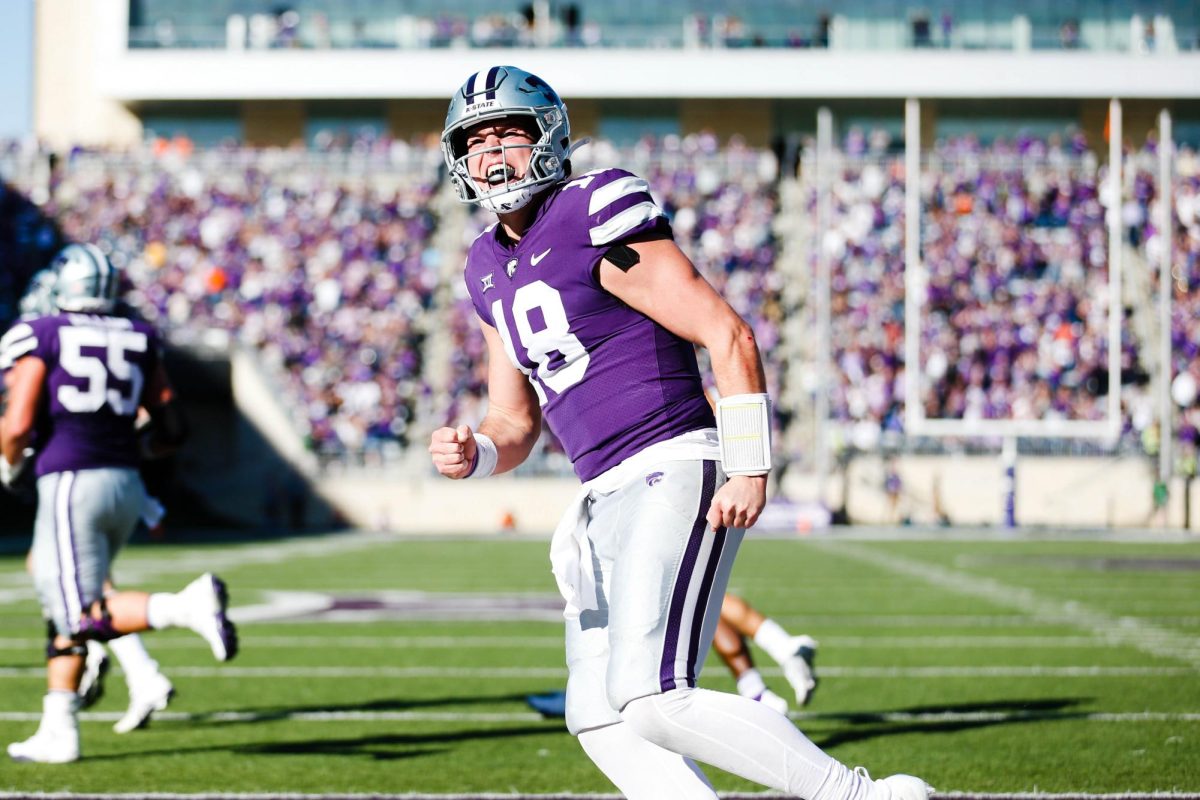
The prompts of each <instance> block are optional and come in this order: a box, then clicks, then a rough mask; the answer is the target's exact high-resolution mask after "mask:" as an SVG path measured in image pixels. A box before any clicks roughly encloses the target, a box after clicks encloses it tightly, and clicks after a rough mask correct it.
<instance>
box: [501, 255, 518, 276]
mask: <svg viewBox="0 0 1200 800" xmlns="http://www.w3.org/2000/svg"><path fill="white" fill-rule="evenodd" d="M517 263H518V262H517V259H515V258H510V259H509V260H508V263H507V264H505V265H504V274H506V275H508V277H510V278H511V277H512V276H513V273H514V272H516V271H517Z"/></svg>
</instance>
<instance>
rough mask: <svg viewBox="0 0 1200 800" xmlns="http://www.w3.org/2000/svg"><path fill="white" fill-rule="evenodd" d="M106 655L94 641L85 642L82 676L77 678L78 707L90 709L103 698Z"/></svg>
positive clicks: (106, 672) (102, 648)
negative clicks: (85, 649) (85, 652)
mask: <svg viewBox="0 0 1200 800" xmlns="http://www.w3.org/2000/svg"><path fill="white" fill-rule="evenodd" d="M109 666H110V665H109V661H108V653H107V652H106V651H105V649H104V645H102V644H101V643H100V642H97V641H95V640H92V639H89V640H88V642H87V656H86V657H85V658H84V661H83V675H81V676H80V677H79V688H78V689H77V690H76V691H75V694H77V695H79V707H80V708H81V709H82V708H90V707H91V706H94V705H95V704H96V702H97V701H98V700H99V699H100V698H101V697H103V696H104V676H105V675H107V674H108V668H109Z"/></svg>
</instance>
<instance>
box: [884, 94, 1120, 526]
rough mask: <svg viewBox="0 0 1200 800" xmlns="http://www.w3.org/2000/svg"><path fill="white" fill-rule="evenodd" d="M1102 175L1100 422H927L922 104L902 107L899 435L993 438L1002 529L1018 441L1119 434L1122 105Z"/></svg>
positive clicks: (1113, 116) (1010, 513) (1009, 521)
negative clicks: (1104, 301) (1104, 298)
mask: <svg viewBox="0 0 1200 800" xmlns="http://www.w3.org/2000/svg"><path fill="white" fill-rule="evenodd" d="M1108 113H1109V126H1108V131H1109V151H1108V176H1107V181H1106V183H1105V185H1104V187H1103V188H1102V189H1101V192H1102V196H1103V197H1104V199H1105V204H1104V205H1105V207H1106V217H1105V220H1106V223H1107V232H1108V285H1107V289H1108V318H1107V323H1108V325H1107V329H1106V337H1105V338H1106V339H1107V346H1108V353H1107V356H1108V358H1107V371H1108V396H1107V402H1106V405H1105V413H1104V418H1103V419H1099V420H1073V419H980V418H968V419H932V418H928V417H926V416H925V407H924V403H923V400H922V398H923V396H924V395H923V393H922V389H923V386H922V374H923V369H922V365H921V330H922V327H921V326H922V312H923V309H924V306H925V302H926V288H927V285H928V278H929V272H928V270H927V268H926V266H925V264H924V263H923V261H922V258H921V212H922V204H921V104H920V100H918V99H916V98H910V99H908V100H906V101H905V104H904V165H905V175H904V179H905V182H904V209H905V223H904V224H905V229H904V233H905V247H904V264H903V269H904V294H905V300H904V315H905V324H904V360H905V383H904V387H905V417H904V422H905V425H904V428H905V435H906V436H909V437H912V436H923V437H930V438H941V439H998V440H1001V441H1002V442H1003V443H1004V444H1003V447H1002V450H1001V454H1000V456H1001V469H1002V471H1003V474H1004V479H1003V481H1002V485H1004V486H1005V487H1006V489H1005V495H1006V496H1005V497H1004V498H1003V500H1002V503H1003V509H1004V514H1003V518H1004V520H1005V524H1006V525H1008V526H1013V525H1015V524H1016V518H1015V491H1016V475H1015V470H1016V455H1017V440H1018V439H1019V438H1050V439H1090V440H1100V441H1110V442H1115V441H1116V440H1117V439H1118V437H1119V436H1120V432H1121V323H1122V316H1123V305H1122V302H1121V268H1122V238H1121V195H1122V150H1121V139H1122V124H1121V123H1122V119H1121V103H1120V101H1119V100H1117V99H1115V98H1114V99H1113V100H1111V101H1110V102H1109V111H1108Z"/></svg>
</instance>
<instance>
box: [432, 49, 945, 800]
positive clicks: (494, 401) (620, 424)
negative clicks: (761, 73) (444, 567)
mask: <svg viewBox="0 0 1200 800" xmlns="http://www.w3.org/2000/svg"><path fill="white" fill-rule="evenodd" d="M442 147H443V151H444V155H445V159H446V164H447V166H448V167H449V173H450V180H451V182H452V184H453V186H454V188H455V190H456V191H457V193H458V195H459V198H460V199H461V200H463V201H464V202H469V203H476V204H478V205H481V206H483V207H484V208H487V209H489V210H491V211H493V212H495V213H496V215H497V217H498V220H497V223H496V224H495V225H493V226H491V227H489V228H488V229H487V230H485V231H484V232H483V233H482V234H480V236H479V237H478V239H476V240H475V242H474V244H472V246H471V248H470V250H469V252H468V254H467V262H466V266H465V280H466V284H467V290H468V292H469V294H470V297H471V300H472V302H473V304H474V306H475V310H476V312H477V313H478V315H479V318H480V320H481V328H482V330H483V335H484V338H485V340H486V341H487V346H488V411H487V414H486V416H485V417H484V419H483V421H482V422H481V423H480V425H479V429H478V430H477V431H473V430H471V429H470V428H469V427H468V426H466V425H459V426H457V427H444V428H440V429H438V430H437V431H435V432H434V433H433V435H432V437H431V441H430V445H429V451H430V455H431V458H432V461H433V464H434V466H435V468H436V469H437V470H438V472H440V473H441V474H442V475H444V476H446V477H448V478H453V479H461V478H484V477H487V476H489V475H492V474H495V473H499V472H505V471H507V470H511V469H513V468H514V467H516V466H517V465H518V464H520V463H521V462H522V461H523V460H524V459H525V458H526V457H527V456H528V455H529V453H530V450H531V448H532V447H533V445H534V442H535V441H536V440H537V437H538V434H539V431H540V428H541V422H542V419H543V417H544V418H545V420H546V422H547V423H548V424H549V425H550V427H551V429H552V430H553V431H554V433H555V434H556V435H557V436H558V438H559V440H560V441H561V442H562V444H563V447H564V448H565V449H566V451H567V455H568V456H569V457H570V459H571V461H572V464H573V465H574V468H575V472H576V474H577V475H578V476H579V478H580V480H581V481H582V482H583V486H582V487H581V490H580V492H579V495H578V496H577V498H576V501H575V502H574V503H573V504H572V506H571V507H570V508H569V509H568V511H567V513H566V514H565V515H564V517H563V520H562V522H561V523H560V524H559V526H558V528H557V530H556V531H555V534H554V539H553V541H552V543H551V547H550V550H551V564H552V567H553V571H554V575H555V579H556V580H557V581H558V584H559V589H560V591H561V592H562V593H563V596H564V598H565V600H566V611H565V612H564V616H565V617H566V651H567V666H568V677H567V700H566V717H567V728H568V729H569V730H570V731H571V733H573V734H575V735H576V736H577V737H578V739H579V742H580V744H581V745H582V746H583V749H584V751H585V752H586V753H587V754H588V756H589V757H590V758H591V759H592V761H593V762H594V763H595V764H596V765H597V766H598V767H599V768H600V770H601V771H603V772H604V774H605V775H607V776H608V778H609V779H610V780H612V782H613V783H614V784H615V785H616V786H617V788H618V789H620V790H621V791H622V792H624V793H625V795H626V796H627V797H630V798H633V799H634V800H640V799H641V798H647V799H649V800H662V799H663V798H689V799H690V798H706V800H711V799H712V798H715V797H716V794H715V792H714V791H713V789H712V786H711V784H709V782H708V780H707V778H705V776H704V773H703V772H701V770H700V769H699V768H698V767H697V766H696V762H698V761H699V762H704V763H708V764H712V765H714V766H717V767H719V768H721V769H724V770H726V771H727V772H731V773H734V774H736V775H740V776H742V777H744V778H747V779H749V780H752V781H755V782H757V783H760V784H763V785H766V786H769V787H772V788H774V789H777V790H781V791H786V792H789V793H792V794H795V795H798V796H800V797H804V798H807V800H891V799H892V798H896V799H897V800H926V798H927V797H928V793H929V787H928V786H927V785H926V784H925V782H924V781H923V780H921V779H919V778H915V777H912V776H909V775H894V776H891V777H888V778H883V779H880V780H871V779H870V778H869V777H868V776H867V775H866V774H865V773H863V772H861V771H858V770H851V769H849V768H847V767H846V766H844V765H843V764H841V763H839V762H838V761H836V760H834V759H833V758H831V757H829V756H828V755H826V754H825V753H823V752H822V751H821V750H820V749H819V748H818V747H816V745H814V744H813V743H812V742H810V741H809V740H808V739H807V738H806V737H805V736H804V735H803V734H802V733H800V731H799V730H797V729H796V727H795V726H793V725H792V723H791V722H790V721H789V720H788V719H787V718H786V717H784V716H782V715H780V714H778V713H777V712H775V711H773V710H771V709H770V708H767V707H766V706H764V705H763V704H761V703H757V702H755V701H754V700H751V699H749V698H746V697H741V696H738V695H736V694H726V693H722V692H714V691H710V690H707V689H699V688H697V687H696V675H697V673H698V672H699V670H700V666H701V664H702V663H703V662H704V658H705V655H706V654H707V652H708V649H709V646H710V644H711V642H712V638H713V632H714V629H715V628H716V625H717V619H718V617H719V614H720V610H721V598H722V596H723V595H724V593H725V587H726V584H727V582H728V578H729V571H730V569H731V567H732V564H733V558H734V555H735V553H736V551H737V548H738V545H739V544H740V542H741V538H742V535H743V533H744V530H745V528H747V527H749V526H751V525H753V524H754V522H755V521H756V520H757V519H758V516H759V514H760V512H761V511H762V509H763V506H764V504H765V502H766V482H767V472H768V470H769V469H770V466H771V453H770V424H769V419H770V409H769V401H768V398H767V395H766V393H765V391H764V383H765V382H764V379H763V370H762V365H761V362H760V360H759V353H758V347H757V344H756V343H755V340H754V335H753V333H752V331H751V329H750V327H749V326H748V325H747V324H746V323H745V322H744V321H743V320H742V319H741V318H740V317H739V316H738V315H737V313H736V312H734V311H733V309H732V308H730V306H729V304H728V303H726V302H725V301H724V300H723V299H722V298H721V297H720V296H719V295H718V294H717V293H716V291H714V290H713V288H712V287H711V286H710V285H709V284H708V282H707V281H705V280H704V279H703V278H702V277H701V276H700V275H699V274H698V273H697V271H696V269H695V267H694V266H693V265H692V263H691V262H690V261H689V260H688V258H687V257H686V256H685V255H684V254H683V252H682V251H681V250H680V249H679V248H678V247H677V246H676V245H675V243H674V240H673V239H672V234H671V227H670V224H669V223H668V221H667V218H666V216H665V215H664V213H663V211H662V209H661V208H660V207H659V206H658V204H657V203H656V202H655V200H654V198H653V197H652V196H651V195H650V191H649V186H648V185H647V183H646V181H644V180H643V179H641V178H639V177H638V176H636V175H633V174H631V173H629V172H626V171H624V170H620V169H598V170H594V171H592V172H588V173H586V174H583V175H572V174H571V170H570V156H571V138H570V126H569V121H568V118H567V111H566V107H565V106H564V105H563V103H562V101H561V100H560V99H559V97H558V95H557V93H555V91H554V90H553V89H552V88H550V86H549V85H548V84H547V83H546V82H545V81H543V80H542V79H541V78H538V77H537V76H536V75H532V74H530V73H529V72H526V71H524V70H521V69H517V68H516V67H505V66H496V67H492V68H490V69H486V70H482V71H480V72H477V73H475V74H473V75H471V77H470V78H468V79H467V81H466V83H465V84H463V86H462V87H461V88H460V89H459V90H458V91H457V92H455V94H454V97H453V98H452V99H451V101H450V108H449V113H448V114H447V118H446V126H445V130H444V131H443V134H442ZM697 345H698V346H702V347H705V348H707V349H708V351H709V356H710V362H711V364H712V370H713V374H714V378H715V380H716V386H717V389H718V391H719V392H720V394H721V399H720V400H719V401H718V403H717V407H716V413H715V415H714V411H713V409H712V408H710V406H709V404H708V401H707V400H706V399H705V395H704V389H703V386H702V383H701V379H700V372H699V368H698V366H697V361H696V353H695V346H697Z"/></svg>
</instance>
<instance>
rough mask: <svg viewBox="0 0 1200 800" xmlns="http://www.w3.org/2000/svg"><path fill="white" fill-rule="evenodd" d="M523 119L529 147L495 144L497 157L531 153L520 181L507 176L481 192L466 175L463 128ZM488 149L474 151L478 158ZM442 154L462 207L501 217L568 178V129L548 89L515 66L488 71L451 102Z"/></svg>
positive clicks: (564, 114) (558, 102)
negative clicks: (530, 138)
mask: <svg viewBox="0 0 1200 800" xmlns="http://www.w3.org/2000/svg"><path fill="white" fill-rule="evenodd" d="M509 117H524V118H525V119H522V120H521V121H522V122H523V123H525V124H527V125H528V127H529V130H530V134H531V135H534V136H535V141H534V142H533V144H527V145H500V146H497V147H494V148H490V150H492V151H497V152H502V151H503V150H504V149H506V148H507V149H512V148H514V147H521V148H526V149H529V150H531V151H532V153H531V155H530V159H529V169H528V170H527V171H526V174H525V175H524V176H522V177H521V178H520V179H519V180H510V179H509V177H508V176H507V175H506V176H505V177H504V180H503V181H501V182H499V183H497V184H496V186H495V188H491V189H488V190H486V191H484V190H481V189H480V187H479V185H478V184H476V182H475V181H474V180H473V179H472V178H471V174H470V172H469V171H468V170H467V128H469V127H471V126H472V125H477V124H479V123H481V122H487V121H489V120H499V119H504V118H509ZM483 152H489V151H488V150H483V151H478V152H476V153H473V154H472V156H478V155H480V154H481V153H483ZM442 154H443V155H444V156H445V158H446V166H448V167H449V168H450V181H451V183H452V184H453V185H454V190H455V191H456V192H457V193H458V199H459V200H461V201H462V202H464V203H478V204H479V205H481V206H483V207H484V208H486V209H488V210H489V211H494V212H496V213H497V214H504V213H508V212H510V211H516V210H518V209H520V208H523V207H524V206H526V205H528V203H529V201H530V200H532V199H533V197H534V195H536V194H537V193H538V192H540V191H542V190H544V189H545V188H546V187H549V186H551V185H553V184H555V183H557V182H558V181H560V180H562V179H563V178H564V177H566V175H567V174H568V170H569V167H568V163H567V159H568V158H570V155H571V126H570V123H569V122H568V121H567V107H566V106H565V105H563V101H562V100H561V99H559V97H558V94H557V93H556V92H555V91H554V90H553V89H551V88H550V85H549V84H548V83H546V82H545V81H544V80H542V79H541V78H539V77H538V76H536V75H534V74H532V73H530V72H526V71H525V70H523V69H519V68H517V67H492V68H491V69H488V70H481V71H479V72H476V73H475V74H474V75H472V76H471V77H470V78H468V79H467V81H466V83H464V84H463V85H462V86H461V87H459V89H458V91H457V92H455V93H454V97H453V98H451V100H450V110H449V111H448V112H447V114H446V127H445V129H444V130H443V131H442Z"/></svg>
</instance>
